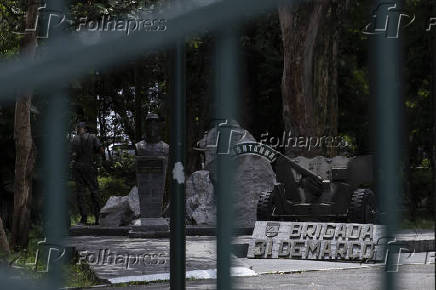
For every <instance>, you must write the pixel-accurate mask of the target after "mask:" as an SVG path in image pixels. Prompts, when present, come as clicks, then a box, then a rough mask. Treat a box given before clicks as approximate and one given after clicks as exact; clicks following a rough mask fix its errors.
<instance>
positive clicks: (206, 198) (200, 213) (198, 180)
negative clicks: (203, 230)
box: [186, 170, 216, 225]
mask: <svg viewBox="0 0 436 290" xmlns="http://www.w3.org/2000/svg"><path fill="white" fill-rule="evenodd" d="M186 215H187V216H188V217H189V218H190V219H191V220H193V221H194V222H195V224H198V225H214V224H215V221H216V208H215V200H214V191H213V185H212V182H211V181H210V179H209V171H206V170H200V171H196V172H194V173H192V175H191V176H190V177H189V178H188V180H187V181H186Z"/></svg>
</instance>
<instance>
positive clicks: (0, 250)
mask: <svg viewBox="0 0 436 290" xmlns="http://www.w3.org/2000/svg"><path fill="white" fill-rule="evenodd" d="M2 254H6V255H9V243H8V237H7V236H6V232H5V229H4V227H3V221H2V219H1V217H0V258H1V255H2Z"/></svg>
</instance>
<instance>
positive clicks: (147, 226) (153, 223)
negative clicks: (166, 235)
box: [129, 217, 170, 235]
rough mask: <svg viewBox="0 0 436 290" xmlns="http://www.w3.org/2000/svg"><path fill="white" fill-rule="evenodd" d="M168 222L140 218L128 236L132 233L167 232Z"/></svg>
mask: <svg viewBox="0 0 436 290" xmlns="http://www.w3.org/2000/svg"><path fill="white" fill-rule="evenodd" d="M169 230H170V228H169V225H168V222H167V220H166V219H164V218H161V217H160V218H140V219H138V220H136V221H135V224H134V225H132V227H131V230H130V232H129V235H130V234H131V233H134V232H168V231H169Z"/></svg>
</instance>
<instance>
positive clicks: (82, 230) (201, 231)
mask: <svg viewBox="0 0 436 290" xmlns="http://www.w3.org/2000/svg"><path fill="white" fill-rule="evenodd" d="M253 229H254V228H253V227H245V228H236V229H235V230H234V234H235V235H237V236H245V235H251V234H252V233H253ZM185 233H186V235H187V236H215V235H216V228H215V227H210V226H191V225H187V226H186V230H185ZM69 235H70V236H129V237H130V238H147V239H153V238H156V239H160V238H169V236H170V232H169V231H147V232H139V231H132V228H131V227H129V226H124V227H100V226H72V227H71V228H70V231H69Z"/></svg>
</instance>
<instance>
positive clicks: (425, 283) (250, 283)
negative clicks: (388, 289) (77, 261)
mask: <svg viewBox="0 0 436 290" xmlns="http://www.w3.org/2000/svg"><path fill="white" fill-rule="evenodd" d="M383 274H384V271H383V268H382V267H370V268H364V269H347V270H327V271H310V272H301V273H293V274H282V275H277V274H273V275H260V276H256V277H238V278H234V279H233V288H234V289H256V290H261V289H274V290H290V289H292V290H294V289H295V290H300V289H301V290H307V289H310V290H331V289H338V290H342V289H343V290H350V289H359V290H372V289H374V290H375V289H383V288H382V279H383ZM394 277H395V279H397V284H396V286H395V289H396V290H397V289H398V290H402V289H413V290H430V289H435V265H434V264H433V265H407V266H400V268H399V271H398V272H397V273H395V274H394ZM186 284H187V287H186V288H187V289H196V290H203V289H216V286H215V285H216V280H196V281H187V283H186ZM98 289H101V288H98ZM103 289H104V288H103ZM110 289H111V290H142V289H143V290H157V289H169V284H168V282H164V283H150V284H149V285H140V286H129V287H111V288H110Z"/></svg>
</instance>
